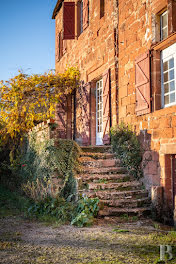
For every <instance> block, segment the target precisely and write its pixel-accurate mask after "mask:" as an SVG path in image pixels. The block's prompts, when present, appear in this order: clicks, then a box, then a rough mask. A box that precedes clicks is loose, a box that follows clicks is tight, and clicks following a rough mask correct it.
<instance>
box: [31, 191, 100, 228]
mask: <svg viewBox="0 0 176 264" xmlns="http://www.w3.org/2000/svg"><path fill="white" fill-rule="evenodd" d="M98 203H99V199H98V198H87V197H86V198H81V199H80V200H78V201H77V202H76V203H73V202H68V201H66V200H65V199H64V198H62V197H56V198H52V197H50V196H48V197H46V198H45V199H44V200H42V201H38V202H35V203H33V204H32V205H31V206H30V207H29V208H28V211H27V214H28V216H30V217H32V218H33V217H35V218H37V219H39V220H44V221H48V220H49V221H51V222H59V223H62V224H63V223H64V224H65V223H70V222H71V224H72V225H75V226H78V227H83V226H89V225H91V224H92V223H93V220H94V217H96V216H97V213H98V210H99V206H98Z"/></svg>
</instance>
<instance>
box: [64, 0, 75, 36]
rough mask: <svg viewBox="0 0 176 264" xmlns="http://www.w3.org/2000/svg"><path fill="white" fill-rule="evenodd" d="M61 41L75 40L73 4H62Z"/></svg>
mask: <svg viewBox="0 0 176 264" xmlns="http://www.w3.org/2000/svg"><path fill="white" fill-rule="evenodd" d="M63 27H64V34H63V39H74V38H75V2H64V7H63Z"/></svg>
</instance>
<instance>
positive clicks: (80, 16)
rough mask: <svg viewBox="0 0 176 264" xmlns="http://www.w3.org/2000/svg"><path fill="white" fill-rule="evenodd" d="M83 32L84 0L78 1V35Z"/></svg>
mask: <svg viewBox="0 0 176 264" xmlns="http://www.w3.org/2000/svg"><path fill="white" fill-rule="evenodd" d="M82 32H83V1H79V2H78V3H77V35H78V37H79V36H80V35H81V33H82Z"/></svg>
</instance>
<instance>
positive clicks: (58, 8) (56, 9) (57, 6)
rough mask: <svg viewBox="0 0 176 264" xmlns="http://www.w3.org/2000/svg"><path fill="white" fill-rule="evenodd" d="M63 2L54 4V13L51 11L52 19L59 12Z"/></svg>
mask: <svg viewBox="0 0 176 264" xmlns="http://www.w3.org/2000/svg"><path fill="white" fill-rule="evenodd" d="M63 1H64V0H58V1H57V4H56V6H55V8H54V11H53V15H52V19H55V17H56V15H57V13H58V12H59V10H60V9H61V6H62V2H63Z"/></svg>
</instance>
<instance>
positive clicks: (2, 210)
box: [0, 185, 31, 216]
mask: <svg viewBox="0 0 176 264" xmlns="http://www.w3.org/2000/svg"><path fill="white" fill-rule="evenodd" d="M30 204H31V203H30V200H29V199H27V198H26V197H23V196H21V195H20V194H19V193H18V192H12V191H10V190H8V189H7V188H6V187H4V186H2V185H0V216H5V215H14V214H15V215H16V214H19V213H23V212H25V211H26V209H27V208H28V207H29V206H30Z"/></svg>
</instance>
